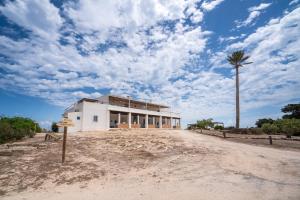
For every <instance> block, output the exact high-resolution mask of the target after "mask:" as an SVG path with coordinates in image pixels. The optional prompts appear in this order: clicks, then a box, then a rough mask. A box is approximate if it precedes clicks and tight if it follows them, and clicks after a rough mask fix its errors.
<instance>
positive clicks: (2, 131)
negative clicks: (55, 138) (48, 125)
mask: <svg viewBox="0 0 300 200" xmlns="http://www.w3.org/2000/svg"><path fill="white" fill-rule="evenodd" d="M40 131H41V128H40V126H39V124H37V123H35V122H34V121H33V120H32V119H30V118H24V117H1V118H0V144H2V143H5V142H8V141H14V140H20V139H22V138H24V137H34V135H35V133H36V132H40Z"/></svg>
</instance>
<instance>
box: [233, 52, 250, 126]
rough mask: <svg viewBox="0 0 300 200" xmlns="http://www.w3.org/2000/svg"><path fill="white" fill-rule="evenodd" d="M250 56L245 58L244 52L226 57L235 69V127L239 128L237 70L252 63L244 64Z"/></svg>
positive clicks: (238, 82) (238, 83)
mask: <svg viewBox="0 0 300 200" xmlns="http://www.w3.org/2000/svg"><path fill="white" fill-rule="evenodd" d="M249 58H250V56H246V55H245V52H244V51H235V52H233V53H232V54H231V55H229V56H228V57H227V60H228V62H229V63H230V64H231V65H232V66H233V67H234V68H235V89H236V97H235V98H236V99H235V100H236V102H235V103H236V104H235V112H236V121H235V122H236V123H235V127H236V128H240V81H239V68H240V67H243V66H244V65H247V64H250V63H252V62H245V61H246V60H248V59H249Z"/></svg>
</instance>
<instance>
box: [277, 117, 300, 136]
mask: <svg viewBox="0 0 300 200" xmlns="http://www.w3.org/2000/svg"><path fill="white" fill-rule="evenodd" d="M275 124H276V125H277V126H278V128H279V130H280V132H282V133H284V134H285V135H287V136H293V135H300V119H278V120H276V122H275Z"/></svg>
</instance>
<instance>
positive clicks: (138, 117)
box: [137, 115, 140, 124]
mask: <svg viewBox="0 0 300 200" xmlns="http://www.w3.org/2000/svg"><path fill="white" fill-rule="evenodd" d="M137 124H140V116H139V115H137Z"/></svg>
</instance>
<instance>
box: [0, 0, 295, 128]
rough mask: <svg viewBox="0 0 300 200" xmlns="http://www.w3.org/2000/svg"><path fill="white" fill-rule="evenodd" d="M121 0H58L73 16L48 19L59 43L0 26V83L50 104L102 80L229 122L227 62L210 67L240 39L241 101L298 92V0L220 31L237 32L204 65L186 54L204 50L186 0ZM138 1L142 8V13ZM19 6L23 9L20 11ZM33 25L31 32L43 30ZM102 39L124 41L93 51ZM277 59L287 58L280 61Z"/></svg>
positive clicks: (203, 36) (187, 115)
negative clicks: (93, 0)
mask: <svg viewBox="0 0 300 200" xmlns="http://www.w3.org/2000/svg"><path fill="white" fill-rule="evenodd" d="M122 2H124V1H111V2H103V3H101V2H100V1H99V2H97V4H95V5H94V6H95V9H94V8H91V5H90V1H80V2H79V3H78V4H76V3H74V4H69V3H68V4H65V5H64V11H63V12H64V13H63V14H64V15H67V16H68V17H69V18H70V19H71V20H72V21H73V22H74V23H75V26H74V27H73V26H69V25H67V26H65V25H64V26H63V27H61V28H62V31H59V30H58V29H57V28H58V27H60V26H61V25H60V24H59V23H58V25H57V26H53V27H56V28H51V30H53V31H54V34H53V35H57V36H59V37H62V38H63V39H65V40H66V41H67V44H65V45H62V44H60V43H59V42H58V41H53V40H52V39H51V38H48V37H42V38H40V37H38V38H36V37H34V38H33V37H30V38H26V39H22V38H20V39H19V40H13V39H11V38H9V37H6V36H0V49H5V51H1V54H3V55H4V56H5V57H7V58H8V59H10V60H11V62H5V61H4V60H0V63H1V68H2V69H3V70H4V71H5V75H2V74H0V88H1V89H5V90H11V91H15V92H18V93H23V94H26V95H30V96H37V97H41V98H44V99H46V100H47V101H49V102H50V103H52V104H55V105H59V106H68V105H69V104H71V103H73V102H75V101H76V100H78V98H82V97H97V96H100V95H101V94H102V90H106V89H108V90H110V91H111V93H112V94H117V95H134V96H135V97H137V98H140V99H151V100H152V101H153V102H162V103H166V104H170V105H172V106H173V108H175V109H176V110H178V111H181V113H182V116H183V118H184V121H185V122H192V121H194V120H196V119H199V118H203V117H213V118H216V120H218V119H225V118H226V119H227V121H228V122H230V121H233V120H232V119H233V118H234V78H233V77H231V74H233V72H230V73H231V74H229V75H228V74H227V75H226V76H225V75H222V74H220V73H217V69H218V67H222V66H223V67H230V66H229V65H228V64H227V63H226V64H225V63H224V59H225V58H226V55H227V54H228V52H231V51H233V50H234V49H236V48H246V49H247V50H248V53H249V54H250V55H251V61H254V64H252V65H251V66H250V65H249V66H247V68H243V69H242V71H241V100H242V104H241V107H242V111H247V110H251V109H254V108H259V107H262V106H265V105H267V104H279V103H281V102H283V101H287V100H289V99H293V98H294V97H299V96H300V94H299V92H297V91H296V89H297V88H299V80H298V77H297V75H298V74H299V67H298V66H299V55H300V52H299V47H300V42H299V40H300V38H299V34H298V33H299V24H298V23H299V21H300V16H299V14H298V13H300V12H299V9H295V10H294V11H292V12H290V13H288V14H286V15H285V16H283V17H282V18H279V19H273V20H270V22H269V23H268V24H267V25H266V26H264V27H261V28H259V29H257V30H256V32H255V33H253V34H250V35H249V36H248V37H246V38H245V39H244V38H243V37H242V38H236V37H234V36H232V37H230V36H229V37H227V38H224V41H225V40H226V41H228V42H232V41H236V40H238V39H239V40H241V39H242V41H241V42H238V43H234V44H230V46H229V47H228V48H226V49H225V50H224V51H222V52H217V53H211V54H212V55H211V56H212V57H211V64H212V65H213V66H212V67H211V68H209V69H207V68H205V66H201V65H197V66H196V67H193V65H192V64H193V61H194V60H195V59H199V57H200V58H201V56H202V54H201V53H202V52H204V51H205V52H209V51H208V49H206V43H207V39H208V38H209V36H210V32H208V31H205V30H202V28H201V25H199V26H198V25H197V26H191V25H187V24H185V23H184V20H185V19H186V18H187V17H191V19H192V17H195V16H196V15H197V13H198V12H199V13H200V12H201V11H199V10H198V9H196V7H195V2H194V1H190V2H186V1H176V2H174V1H164V2H163V3H158V4H157V3H156V1H153V2H154V3H151V2H150V1H149V2H148V1H147V2H146V3H147V5H144V4H143V5H141V4H140V3H139V2H138V1H133V2H129V1H128V2H129V3H128V4H125V3H124V4H123V3H122ZM18 3H19V2H11V3H10V4H11V5H12V6H17V4H18ZM144 3H145V2H144ZM211 3H212V2H211ZM15 4H16V5H15ZM102 4H103V5H104V4H107V5H105V6H101V5H102ZM206 4H208V3H207V2H206ZM125 5H128V7H126V6H125ZM202 5H203V4H202ZM204 5H205V4H204ZM51 6H52V5H51ZM107 6H108V7H107ZM109 6H111V7H109ZM205 6H207V5H205ZM215 6H216V3H215ZM25 7H28V6H27V5H26V6H25ZM145 7H147V8H148V7H149V8H148V9H149V10H147V11H145V13H143V12H142V11H143V9H142V8H145ZM211 7H212V5H211ZM211 7H209V6H208V8H211ZM5 8H6V6H5V7H2V9H5ZM109 9H112V11H113V12H111V10H109ZM208 10H209V9H208ZM118 11H120V12H118ZM121 11H122V12H121ZM185 11H186V12H185ZM99 12H101V13H106V14H105V15H107V16H109V17H106V18H105V19H107V20H108V21H109V23H108V22H105V21H101V20H104V19H103V18H102V17H105V16H102V14H100V15H99ZM114 12H116V13H114ZM199 13H198V14H199ZM205 13H206V12H204V13H202V14H204V15H205ZM17 14H18V13H16V15H17ZM20 15H21V16H23V15H22V12H20ZM199 15H201V14H199ZM100 16H101V17H100ZM16 18H19V17H16ZM200 18H201V17H200V16H199V18H198V19H194V20H195V22H199V21H201V19H200ZM97 20H99V22H97ZM166 20H167V21H166ZM192 20H193V19H192ZM61 21H63V19H61ZM15 22H16V20H15ZM16 23H17V22H16ZM24 23H25V22H24ZM26 23H29V22H26ZM160 23H167V24H164V25H160ZM20 24H21V23H20ZM29 24H30V23H29ZM31 24H34V23H31ZM23 26H25V27H29V25H27V24H24V25H23ZM30 27H31V28H30V29H31V30H34V29H35V28H32V25H31V26H30ZM50 27H51V26H50ZM41 30H43V29H41ZM39 31H40V30H39ZM39 31H35V33H36V34H39V35H43V34H40V32H39ZM50 32H51V31H49V33H50ZM62 33H68V35H67V36H64V35H62ZM47 38H48V39H47ZM78 38H80V39H78ZM107 41H108V42H112V43H116V44H123V45H124V46H123V47H116V46H113V45H108V47H105V48H106V49H105V48H104V50H103V51H97V50H99V48H100V47H99V46H101V45H103V46H105V44H106V43H105V42H107ZM82 52H84V53H86V54H83V53H82ZM287 60H290V61H291V62H289V63H285V62H287ZM216 66H217V67H216ZM189 67H193V69H192V70H191V69H190V68H189ZM204 68H205V69H207V70H203V69H204ZM228 70H229V69H228ZM277 87H278V88H277ZM87 88H88V89H87ZM295 91H296V92H295Z"/></svg>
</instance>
